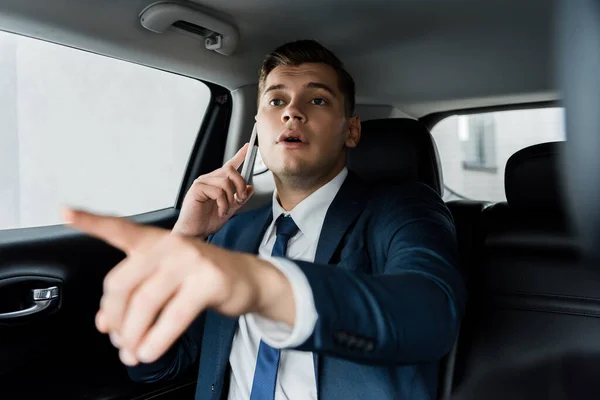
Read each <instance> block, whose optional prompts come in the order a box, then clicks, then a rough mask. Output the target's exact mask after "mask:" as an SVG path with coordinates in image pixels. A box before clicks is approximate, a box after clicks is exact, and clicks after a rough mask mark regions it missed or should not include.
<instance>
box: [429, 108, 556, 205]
mask: <svg viewBox="0 0 600 400" xmlns="http://www.w3.org/2000/svg"><path fill="white" fill-rule="evenodd" d="M431 133H432V135H433V137H434V139H435V142H436V144H437V147H438V152H439V155H440V159H441V164H442V173H443V177H444V185H445V189H444V200H446V201H449V200H458V199H469V200H478V201H489V202H501V201H506V196H505V194H504V168H505V166H506V162H507V161H508V159H509V157H510V156H511V155H513V154H514V153H515V152H517V151H519V150H521V149H523V148H525V147H528V146H531V145H534V144H538V143H543V142H554V141H563V140H565V126H564V109H563V108H561V107H550V108H535V109H523V110H510V111H497V112H488V113H481V114H466V115H454V116H451V117H448V118H445V119H444V120H442V121H440V122H439V123H438V124H437V125H435V127H434V128H433V129H432V130H431Z"/></svg>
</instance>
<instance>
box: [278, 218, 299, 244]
mask: <svg viewBox="0 0 600 400" xmlns="http://www.w3.org/2000/svg"><path fill="white" fill-rule="evenodd" d="M275 229H276V233H277V236H286V237H287V238H288V239H290V238H292V237H293V236H294V235H295V234H296V233H297V232H298V226H297V225H296V223H295V222H294V220H293V219H292V217H290V216H289V215H288V216H285V215H283V214H281V215H280V216H279V218H277V221H275Z"/></svg>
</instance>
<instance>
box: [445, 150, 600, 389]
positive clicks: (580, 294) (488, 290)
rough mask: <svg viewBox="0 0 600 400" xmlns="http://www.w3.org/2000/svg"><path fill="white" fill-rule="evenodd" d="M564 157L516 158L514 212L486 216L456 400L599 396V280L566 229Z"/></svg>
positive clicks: (524, 154)
mask: <svg viewBox="0 0 600 400" xmlns="http://www.w3.org/2000/svg"><path fill="white" fill-rule="evenodd" d="M563 147H564V143H559V142H554V143H545V144H541V145H536V146H531V147H528V148H526V149H523V150H521V151H519V152H517V153H515V154H514V155H513V156H512V157H511V158H510V159H509V161H508V163H507V167H506V172H505V190H506V195H507V202H505V203H500V204H497V205H495V206H493V207H489V208H487V209H486V210H484V212H483V214H482V226H483V229H484V232H483V235H482V242H481V246H480V247H479V248H478V262H477V263H475V264H474V266H475V268H473V270H472V271H470V273H469V281H468V289H469V301H468V305H467V312H466V315H465V320H464V321H463V325H462V329H461V338H460V341H459V346H458V353H457V363H456V373H455V380H454V390H453V398H456V399H496V398H498V399H499V398H502V399H506V398H511V399H514V398H519V399H520V398H552V399H574V398H598V396H599V395H600V384H597V383H595V382H596V381H597V380H593V381H586V379H584V378H585V377H589V376H590V375H592V374H594V371H595V370H596V369H597V368H598V367H599V366H600V364H598V362H597V361H596V360H600V340H599V339H598V338H600V271H597V270H595V269H589V268H587V267H584V266H583V265H582V264H581V263H580V261H581V260H580V251H579V247H578V244H577V241H576V238H575V236H574V235H573V232H572V231H571V229H570V226H569V225H568V223H567V221H568V218H567V216H566V213H565V211H564V210H565V207H564V203H563V202H562V197H561V195H560V193H561V191H560V187H558V184H559V179H558V165H559V164H558V163H559V155H560V152H561V151H563ZM592 366H593V368H594V369H590V368H591V367H592ZM582 380H583V381H582ZM584 381H585V382H584ZM583 389H585V390H586V391H587V393H586V394H585V397H578V396H580V395H582V394H583V393H585V392H583V391H582V390H583ZM592 393H594V394H593V395H592Z"/></svg>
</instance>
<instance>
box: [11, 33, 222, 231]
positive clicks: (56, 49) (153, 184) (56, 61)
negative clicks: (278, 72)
mask: <svg viewBox="0 0 600 400" xmlns="http://www.w3.org/2000/svg"><path fill="white" fill-rule="evenodd" d="M209 101H210V89H209V88H208V86H207V85H206V84H204V83H203V82H200V81H198V80H195V79H190V78H187V77H183V76H179V75H176V74H172V73H167V72H164V71H160V70H156V69H152V68H148V67H144V66H140V65H136V64H133V63H128V62H124V61H120V60H116V59H113V58H109V57H105V56H101V55H97V54H92V53H88V52H84V51H80V50H75V49H72V48H69V47H65V46H60V45H56V44H52V43H48V42H44V41H40V40H35V39H31V38H27V37H23V36H19V35H14V34H11V33H6V32H1V31H0V121H2V127H1V128H0V143H1V145H0V229H10V228H24V227H35V226H43V225H52V224H57V223H62V220H61V218H60V207H61V206H62V205H71V206H75V207H82V208H87V209H92V210H94V211H97V212H102V213H110V214H113V215H119V216H125V215H133V214H139V213H143V212H148V211H154V210H158V209H164V208H168V207H172V206H173V205H174V204H175V201H176V196H177V194H178V190H179V187H180V184H181V181H182V177H183V175H184V172H185V168H186V165H187V162H188V158H189V156H190V151H191V149H192V147H193V142H194V140H195V138H196V136H197V134H198V131H199V128H200V126H201V124H202V119H203V117H204V115H205V113H206V110H207V107H208V103H209Z"/></svg>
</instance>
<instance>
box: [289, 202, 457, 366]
mask: <svg viewBox="0 0 600 400" xmlns="http://www.w3.org/2000/svg"><path fill="white" fill-rule="evenodd" d="M377 215H378V216H379V217H374V224H375V229H369V230H368V232H371V233H370V235H371V236H372V237H367V238H364V240H365V241H366V242H369V241H370V243H369V248H370V249H371V252H373V253H375V255H373V254H371V255H370V259H371V262H372V263H375V264H376V265H375V266H373V271H374V273H364V272H356V271H355V270H353V268H352V267H349V266H348V265H346V268H344V266H345V265H344V264H352V260H343V259H342V262H341V265H338V266H332V265H319V264H314V263H308V262H301V261H296V263H297V265H298V266H299V267H300V268H301V269H302V271H303V272H304V274H305V275H306V277H307V279H308V281H309V283H310V286H311V289H312V294H313V296H314V304H315V306H316V310H317V314H318V319H317V322H316V324H315V329H314V331H313V333H312V335H311V336H310V337H309V339H308V340H307V341H306V342H304V343H303V344H302V345H300V346H298V347H297V349H298V350H303V351H314V352H319V353H321V354H328V355H332V356H336V357H341V358H345V359H349V360H352V361H356V362H361V363H366V364H372V365H397V364H414V363H419V362H426V361H434V360H438V359H440V358H442V357H443V356H444V355H445V354H446V353H447V352H448V351H449V350H450V349H451V347H452V345H453V343H454V341H455V339H456V335H457V332H458V326H459V323H460V319H461V316H462V313H463V310H464V303H465V296H466V293H465V287H464V282H463V280H462V276H461V274H460V272H459V270H458V265H457V245H456V234H455V227H454V223H453V221H452V217H451V214H450V212H449V210H448V209H447V207H446V206H445V204H444V203H443V201H442V200H441V198H439V196H438V195H437V194H435V193H433V192H432V191H431V192H429V191H426V190H423V193H419V194H418V195H416V196H412V197H411V196H400V197H399V198H397V200H396V201H390V202H389V203H388V204H387V205H386V206H384V207H380V208H379V210H378V212H377ZM340 267H341V268H340Z"/></svg>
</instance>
